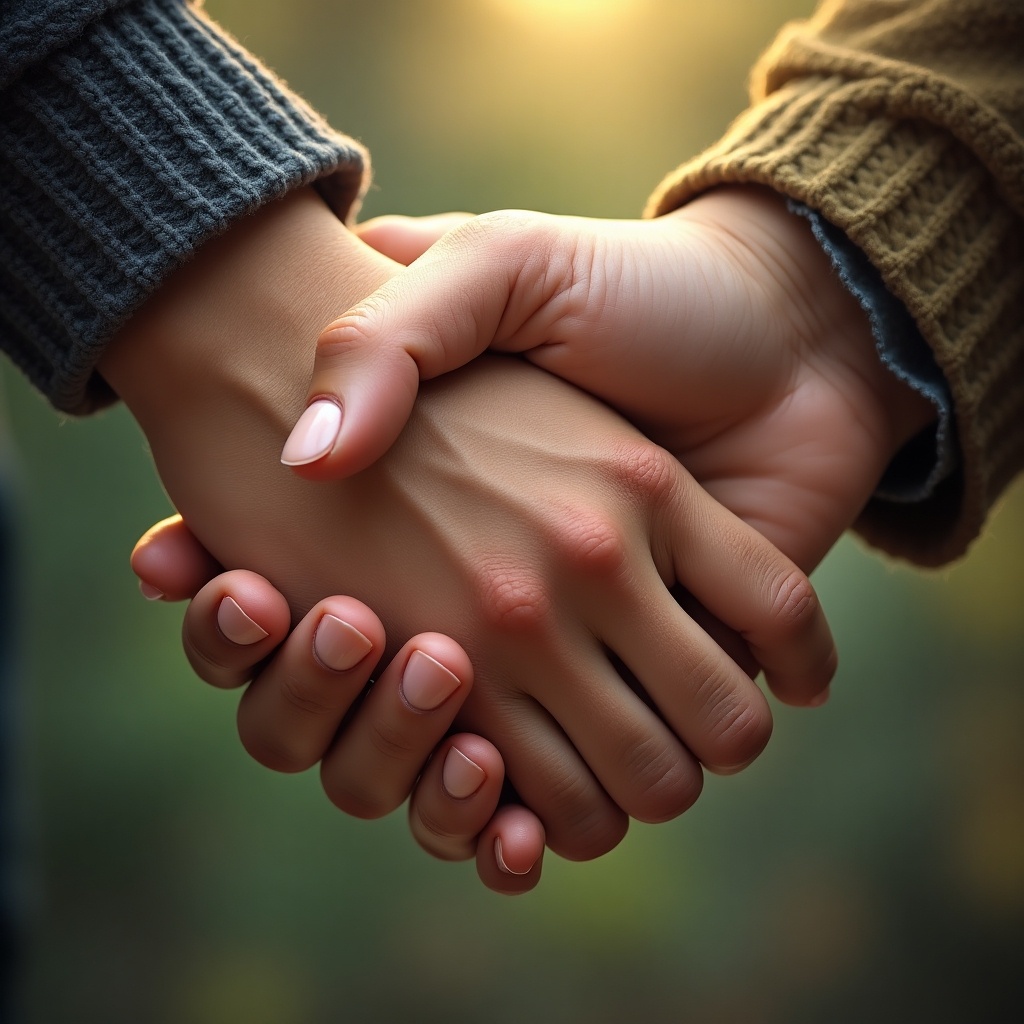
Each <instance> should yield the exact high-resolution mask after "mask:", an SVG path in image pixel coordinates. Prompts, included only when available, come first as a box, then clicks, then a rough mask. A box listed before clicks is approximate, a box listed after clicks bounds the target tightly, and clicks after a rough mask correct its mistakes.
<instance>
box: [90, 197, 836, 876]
mask: <svg viewBox="0 0 1024 1024" xmlns="http://www.w3.org/2000/svg"><path fill="white" fill-rule="evenodd" d="M397 269H398V268H397V267H396V266H395V265H394V264H392V263H390V262H389V261H387V260H385V259H384V258H383V257H381V256H379V255H378V254H376V253H373V252H372V251H371V250H370V249H369V248H368V247H366V246H364V245H362V243H361V242H359V240H358V239H356V238H354V237H353V236H352V235H351V234H350V233H349V232H347V231H346V229H345V228H344V227H343V226H342V225H340V224H339V223H338V222H337V221H336V220H335V218H333V216H332V215H331V214H330V213H329V211H328V210H327V209H326V207H324V206H323V204H322V203H320V201H319V199H318V198H317V197H316V196H315V195H313V194H312V193H309V192H299V193H295V194H293V195H292V196H289V197H288V198H287V199H285V200H283V201H282V202H280V203H277V204H273V205H272V206H270V207H267V208H265V209H263V210H261V211H259V212H258V213H257V214H256V215H254V216H253V217H251V218H249V219H247V220H246V221H243V222H240V223H239V224H238V225H236V227H235V228H233V229H232V230H231V231H230V232H229V233H228V235H226V236H224V237H223V238H221V239H218V240H215V241H214V242H212V243H210V244H208V245H207V246H205V247H204V248H203V250H202V251H201V252H200V253H199V255H198V257H197V259H196V260H195V261H194V262H192V263H191V264H189V265H188V266H186V267H185V268H183V269H182V270H181V271H180V272H179V273H178V274H176V275H175V276H174V277H173V278H172V279H171V280H170V281H168V282H167V284H166V285H165V286H164V287H162V288H161V289H160V290H159V292H158V293H157V294H156V295H155V296H154V297H153V299H152V300H151V301H150V302H149V303H148V304H147V306H146V307H144V308H143V309H142V310H141V311H140V312H139V314H138V315H137V316H136V317H135V318H133V320H132V322H131V323H130V324H129V325H128V326H127V327H126V328H125V330H124V331H123V332H122V334H121V335H120V336H119V337H118V339H116V340H115V342H114V343H113V344H112V345H111V346H110V348H109V350H108V352H107V354H106V357H105V359H104V362H103V364H102V366H101V372H102V373H103V374H104V376H105V377H106V378H107V379H108V381H109V382H110V383H111V385H112V386H113V387H114V389H115V390H116V391H117V392H118V394H119V395H121V396H122V398H124V400H125V401H126V402H127V404H128V405H129V407H130V408H131V410H132V412H133V414H134V415H135V416H136V418H137V420H138V421H139V423H140V426H141V427H142V429H143V431H144V432H145V434H146V437H147V440H148V442H149V445H150V447H151V450H152V452H153V456H154V459H155V462H156V465H157V467H158V469H159V471H160V474H161V478H162V479H163V481H164V483H165V485H166V487H167V490H168V492H169V494H170V496H171V498H172V500H173V501H174V503H175V505H176V506H177V507H178V508H179V510H180V511H181V512H182V513H183V515H184V516H185V519H186V521H188V522H189V524H190V526H191V528H192V530H193V531H194V533H195V535H196V536H197V538H198V539H199V540H200V541H201V542H202V544H203V545H204V546H205V547H206V548H207V549H208V550H209V551H210V552H211V553H212V555H213V556H214V557H215V558H216V560H217V562H218V563H219V564H221V565H224V566H226V567H241V566H245V567H247V568H250V569H252V570H254V571H256V572H258V573H259V574H260V575H261V576H262V577H264V578H265V579H266V580H269V581H270V582H271V583H272V584H273V585H274V586H275V587H276V588H278V589H279V590H280V591H281V593H282V594H283V595H284V596H285V597H286V599H287V602H288V605H289V610H290V613H291V616H292V617H293V618H294V619H296V620H298V619H300V618H301V617H302V616H303V615H305V613H306V612H307V611H308V610H309V609H310V608H311V607H313V606H314V605H315V604H316V602H318V601H320V600H323V599H324V597H325V596H328V595H330V594H332V593H334V592H336V591H337V590H338V589H339V586H340V587H343V588H344V590H345V591H347V592H348V593H349V594H350V595H352V596H353V597H355V598H357V599H358V600H359V601H362V602H364V603H365V604H367V605H369V606H370V607H372V608H376V609H378V610H382V611H383V613H384V614H383V624H384V625H385V627H386V629H387V633H388V634H389V635H390V636H392V637H401V636H417V635H418V634H421V633H424V632H428V631H436V630H442V631H443V632H444V633H446V634H448V635H449V636H451V637H454V638H455V639H457V640H459V641H460V642H461V644H462V646H463V648H464V649H465V653H466V654H468V655H469V657H470V659H471V661H472V664H473V666H474V669H475V674H476V682H475V685H474V687H473V689H472V692H471V693H470V695H469V696H468V698H467V699H466V701H465V703H464V704H463V706H462V709H461V711H460V713H459V716H458V718H457V724H458V725H459V726H460V727H462V728H464V729H467V730H469V731H471V732H474V733H476V734H477V735H480V736H483V737H485V738H488V739H492V740H493V739H497V738H500V742H501V746H502V753H503V755H504V759H505V764H506V768H507V771H508V775H509V778H510V780H511V782H512V784H513V785H514V787H515V788H516V790H517V791H518V792H519V793H520V795H521V796H522V797H523V799H524V801H525V802H526V804H527V806H529V807H531V808H532V809H533V810H535V811H536V812H537V813H538V815H539V817H540V819H541V820H542V821H543V823H544V826H545V828H546V830H547V840H548V842H549V845H551V847H552V848H553V849H555V850H556V851H557V852H560V853H562V854H563V855H565V856H568V857H571V858H582V857H592V856H597V855H599V854H601V853H603V852H605V851H607V850H608V849H610V848H611V847H612V846H614V845H615V844H616V843H617V842H618V841H619V839H621V837H622V835H623V833H624V831H625V828H626V821H627V816H628V815H633V816H635V817H639V818H642V819H644V820H663V819H665V818H668V817H672V816H674V815H676V814H678V813H680V812H681V811H683V810H685V809H686V808H687V807H688V806H690V804H692V802H693V800H694V799H696V797H697V795H698V794H699V791H700V785H701V762H702V761H703V762H704V763H705V764H708V765H711V766H713V767H714V768H716V769H718V770H726V771H729V770H735V769H737V768H739V767H742V766H743V765H744V764H746V763H748V762H749V761H750V760H751V759H752V758H753V757H754V756H756V754H757V753H758V752H759V751H760V749H761V748H762V747H763V745H764V743H765V742H766V740H767V736H768V733H769V731H770V715H769V714H768V710H767V705H766V704H765V702H764V698H763V696H762V695H761V693H760V691H759V690H758V688H757V687H756V686H754V685H753V684H752V683H751V681H750V679H749V677H748V676H747V674H746V672H744V671H743V670H742V668H741V667H740V666H738V665H737V664H736V663H735V662H734V661H733V660H731V659H730V658H728V657H727V656H726V655H725V653H724V652H723V650H722V649H721V648H720V647H719V646H718V645H716V644H715V643H714V642H713V641H712V640H711V639H710V638H709V637H708V635H707V634H706V633H705V632H704V631H703V630H702V629H700V628H699V627H698V626H697V625H696V624H695V623H694V621H693V620H692V619H691V618H690V617H689V616H688V615H686V614H685V613H684V612H683V611H682V610H681V609H680V607H679V606H678V604H677V603H676V601H675V599H674V598H673V596H672V594H671V593H670V591H669V589H668V587H669V586H671V585H673V584H676V583H682V584H683V585H685V586H686V587H687V588H688V589H689V590H691V591H692V592H693V593H694V594H695V595H696V597H697V598H698V599H699V600H700V601H701V602H702V603H703V604H704V605H706V606H707V607H708V608H709V609H710V610H711V611H712V612H713V613H716V614H718V616H719V617H720V618H723V619H724V620H725V621H726V624H727V625H728V626H730V627H731V628H733V629H734V630H736V631H737V632H739V633H741V634H743V635H745V636H747V637H748V638H750V640H751V642H752V643H753V645H754V646H755V647H756V648H757V649H758V651H759V652H760V654H761V660H762V662H763V663H765V665H766V668H767V669H768V671H769V674H770V676H771V677H773V678H777V679H778V680H780V681H781V685H782V687H783V689H785V690H787V691H790V692H793V693H795V694H798V695H805V696H806V695H811V696H813V695H814V694H817V693H820V692H821V690H822V689H823V688H824V687H825V686H826V685H827V682H828V680H829V679H830V678H831V675H832V672H833V671H834V666H835V655H834V648H833V646H832V641H831V637H830V635H829V634H828V630H827V626H826V625H825V623H824V619H823V617H822V615H821V612H820V609H819V608H818V606H817V603H816V600H815V599H814V595H813V590H812V589H811V588H810V584H809V583H808V581H807V580H806V577H805V576H804V575H803V574H802V573H801V572H800V571H799V570H798V569H797V567H796V566H795V565H793V563H792V562H790V561H789V560H788V559H786V558H784V557H783V556H781V555H780V554H779V553H778V552H776V551H775V550H774V549H772V548H771V547H770V545H768V544H767V543H766V542H765V541H764V539H763V538H762V537H761V536H760V535H759V534H757V533H756V531H753V530H751V529H749V528H748V527H747V526H745V525H744V524H743V523H742V522H740V521H739V520H738V519H736V518H735V517H733V516H731V515H730V514H729V513H728V512H726V510H724V509H722V508H721V507H720V506H717V505H716V504H715V503H714V502H713V501H711V500H710V499H709V498H708V496H707V495H706V494H705V493H704V492H703V491H702V490H701V489H700V488H699V487H697V486H696V484H695V483H694V481H693V480H692V478H691V477H690V476H689V475H688V474H687V473H686V472H685V471H684V470H682V468H681V467H680V466H679V465H678V463H677V462H675V461H674V460H672V459H671V458H670V457H669V456H668V455H667V453H666V452H665V451H664V450H663V449H661V448H659V447H657V446H656V445H653V444H651V443H650V442H649V441H648V440H647V439H646V438H644V437H643V435H642V434H640V433H639V432H638V431H637V430H636V429H635V428H633V427H631V426H630V425H629V424H627V423H626V422H625V421H624V420H622V419H621V418H620V417H618V416H617V415H615V414H613V413H612V412H611V411H610V410H609V409H608V408H607V407H605V406H603V405H602V404H600V403H598V402H596V401H594V400H593V399H590V398H588V397H587V396H585V395H583V394H582V393H580V392H578V391H577V390H575V389H573V388H569V387H567V386H566V385H564V384H561V383H560V382H558V381H556V380H554V378H552V377H551V376H550V375H548V374H544V373H540V372H539V371H537V370H536V369H533V368H530V367H529V366H526V365H524V364H523V363H521V362H519V361H510V360H506V359H493V358H492V359H490V360H483V361H478V362H477V363H476V364H475V365H474V366H473V367H472V368H467V369H466V370H464V371H462V372H461V373H460V374H459V375H457V376H456V375H451V376H450V377H448V378H446V379H445V380H443V381H439V382H437V384H436V385H433V386H431V387H430V388H429V389H425V390H424V394H423V395H422V396H421V400H420V401H419V402H418V403H417V406H416V412H415V414H414V416H413V419H412V420H411V421H410V424H409V428H408V429H407V430H405V431H404V432H403V434H402V437H401V439H400V441H399V442H398V443H397V444H396V445H395V446H394V448H393V450H392V451H391V452H390V453H389V454H388V457H387V458H386V459H382V460H380V461H379V462H378V463H376V464H374V466H373V467H372V468H371V469H369V470H367V471H366V472H365V473H361V474H359V475H358V476H357V477H354V478H352V479H351V480H348V481H342V482H339V483H334V484H329V485H326V486H325V485H323V484H313V483H310V482H309V481H306V480H301V479H299V478H298V477H297V476H296V475H294V474H292V473H290V472H289V471H287V470H285V469H284V468H282V467H280V466H279V465H278V464H276V453H277V452H279V451H280V449H281V445H282V443H283V441H284V438H285V436H286V434H287V432H288V429H289V427H290V425H291V424H292V423H293V422H294V420H295V418H296V417H297V416H298V414H299V412H300V411H301V408H302V404H303V395H304V393H305V389H306V383H307V381H308V375H309V368H310V366H311V365H312V361H313V357H314V354H315V349H314V341H315V338H316V331H317V329H318V328H317V325H318V324H322V323H323V322H325V321H326V320H328V319H329V317H330V315H331V313H332V311H333V310H336V309H337V308H344V307H345V306H347V305H350V304H351V303H352V301H354V299H355V298H356V297H358V296H361V295H365V294H367V293H368V292H370V291H372V290H373V288H374V287H376V286H377V285H379V284H381V283H382V282H383V281H384V280H385V279H387V278H388V277H390V276H391V275H393V274H394V273H395V272H396V271H397ZM283 338H287V339H299V341H298V342H296V343H293V344H282V341H281V339H283ZM303 338H308V339H310V340H309V341H308V343H303V342H301V339H303ZM154 366H158V367H159V368H160V373H159V374H156V373H154V372H153V367H154ZM183 396H184V397H183ZM524 409H525V410H529V415H528V416H524V415H523V410H524ZM684 554H685V557H684ZM723 559H724V561H723ZM396 580H400V581H401V582H402V587H401V589H400V591H399V592H397V593H396V588H395V581H396ZM609 652H611V654H612V655H614V657H612V656H610V654H609ZM396 653H397V648H393V647H392V646H390V645H388V646H387V648H386V650H385V657H389V658H391V657H393V656H394V655H395V654H396ZM619 662H621V663H622V664H624V665H625V666H626V668H627V672H626V675H627V679H628V678H630V677H635V679H636V680H637V681H638V682H639V684H641V685H642V686H643V688H644V691H645V692H646V694H647V695H648V697H649V699H650V700H652V701H653V703H654V705H655V707H656V711H657V713H656V711H655V710H653V709H652V708H651V707H649V706H648V704H647V703H646V702H645V701H644V700H641V699H640V698H639V697H638V696H637V695H636V693H634V692H633V690H632V689H630V687H629V686H627V685H625V683H624V681H623V678H622V677H621V676H620V674H619V671H618V664H619ZM256 717H258V716H256ZM324 784H325V789H326V790H327V793H328V796H329V797H330V798H331V799H332V800H333V801H334V802H335V803H337V804H338V805H339V806H341V807H342V808H345V809H349V808H351V807H353V806H356V805H359V804H360V803H368V802H370V801H372V800H373V799H374V796H373V794H372V792H371V790H372V786H369V787H367V786H366V785H363V786H362V787H361V788H358V789H353V786H354V785H355V783H354V782H353V780H352V779H350V778H349V777H348V776H347V775H346V774H345V773H338V774H337V775H335V774H333V773H331V772H329V771H325V773H324Z"/></svg>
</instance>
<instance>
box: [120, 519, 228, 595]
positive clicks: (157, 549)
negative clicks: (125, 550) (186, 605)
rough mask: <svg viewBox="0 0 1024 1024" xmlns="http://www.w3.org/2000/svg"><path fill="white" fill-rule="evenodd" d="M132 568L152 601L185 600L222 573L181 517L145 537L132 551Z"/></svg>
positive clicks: (153, 530)
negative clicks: (161, 599)
mask: <svg viewBox="0 0 1024 1024" xmlns="http://www.w3.org/2000/svg"><path fill="white" fill-rule="evenodd" d="M131 566H132V571H133V572H134V573H135V575H136V576H138V577H139V588H140V589H141V590H142V593H143V594H144V595H145V596H146V597H147V598H148V599H149V600H151V601H155V600H158V599H160V598H166V599H167V600H169V601H182V600H185V599H186V598H189V597H192V596H193V595H194V594H195V593H196V592H197V591H198V590H199V588H200V587H202V586H203V584H205V583H207V582H209V581H210V580H211V579H213V577H214V576H216V574H217V573H218V572H220V571H221V570H220V566H219V565H218V564H217V562H216V561H215V560H214V558H213V556H212V555H211V554H210V553H209V552H208V551H207V550H206V549H205V548H204V547H203V546H202V544H200V543H199V541H198V540H196V538H195V537H194V536H193V535H192V533H191V531H190V530H189V528H188V527H187V526H186V525H185V524H184V523H183V522H182V519H181V516H177V515H175V516H170V517H169V518H167V519H164V520H162V521H161V522H159V523H156V524H155V525H154V526H151V527H150V528H149V529H148V530H147V531H146V532H145V533H144V534H143V535H142V537H141V538H140V539H139V542H138V543H137V544H136V545H135V549H134V550H133V551H132V555H131Z"/></svg>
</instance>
